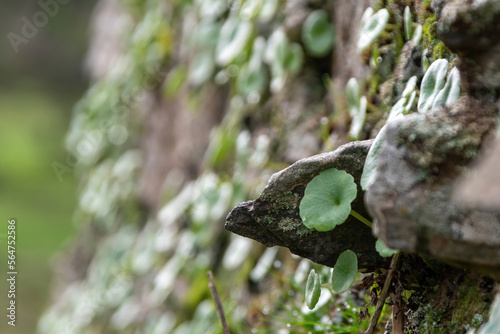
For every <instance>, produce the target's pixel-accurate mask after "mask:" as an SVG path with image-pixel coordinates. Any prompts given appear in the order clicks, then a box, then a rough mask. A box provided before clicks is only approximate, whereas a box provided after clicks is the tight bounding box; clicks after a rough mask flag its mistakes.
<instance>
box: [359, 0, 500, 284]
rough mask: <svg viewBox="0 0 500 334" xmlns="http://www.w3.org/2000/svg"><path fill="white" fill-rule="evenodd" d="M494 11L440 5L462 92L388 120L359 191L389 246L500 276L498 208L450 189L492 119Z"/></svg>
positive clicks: (482, 4)
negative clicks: (462, 199) (430, 108)
mask: <svg viewBox="0 0 500 334" xmlns="http://www.w3.org/2000/svg"><path fill="white" fill-rule="evenodd" d="M499 15H500V6H499V5H498V2H496V1H476V2H475V3H473V4H472V5H471V4H469V3H468V2H466V1H459V0H457V1H450V2H449V3H447V4H446V5H445V6H444V8H443V10H442V13H441V17H440V21H439V24H438V33H439V36H440V37H441V38H442V40H443V41H444V42H445V44H446V45H447V46H449V47H450V49H451V50H452V51H454V52H457V53H458V55H459V56H460V59H459V60H458V61H457V63H458V67H459V69H460V71H461V77H462V82H463V83H464V85H463V86H464V87H463V88H464V89H463V91H464V93H466V94H467V96H463V97H462V98H461V99H460V100H459V102H458V103H456V104H455V105H454V106H452V108H451V109H449V108H442V109H441V110H438V111H435V112H433V113H431V114H425V115H424V114H417V115H411V116H406V117H403V118H402V119H399V120H396V121H394V122H392V123H391V124H389V125H388V130H387V141H386V142H385V143H384V145H383V147H382V149H381V151H380V152H381V153H380V157H379V163H378V167H377V172H376V181H375V182H374V184H373V185H372V186H371V187H370V189H369V190H368V191H367V193H366V197H365V200H366V204H367V207H368V209H369V211H370V212H371V213H372V215H373V216H374V217H375V218H376V220H375V224H374V232H375V234H376V235H378V236H379V237H380V238H381V239H382V240H384V242H385V243H386V244H387V245H388V246H390V247H394V248H397V249H401V250H403V251H407V252H421V253H425V254H430V255H432V256H434V257H436V258H438V259H441V260H443V261H447V262H450V263H454V264H458V265H463V266H465V267H468V268H473V269H475V270H478V271H481V272H483V273H486V274H488V275H491V276H492V277H495V278H500V215H498V214H494V213H491V212H487V211H478V210H471V209H470V208H466V207H464V206H462V205H461V204H460V203H459V202H457V200H456V199H455V198H454V197H453V189H454V184H455V182H456V180H457V179H458V178H459V177H460V176H461V175H462V174H463V173H464V172H465V171H466V170H467V168H468V166H469V165H470V164H471V162H472V161H473V160H474V158H475V157H476V156H477V155H478V152H479V151H480V149H481V147H482V146H485V145H484V144H485V143H486V142H487V141H488V138H489V137H490V136H489V135H490V134H492V133H493V131H494V129H495V127H496V123H497V113H498V104H496V103H495V101H496V99H497V98H498V87H499V85H498V83H497V82H496V79H495V78H496V77H497V76H498V74H499V73H500V72H499V71H498V65H497V63H498V57H497V56H495V55H493V54H492V52H491V51H492V50H496V48H497V45H498V38H497V37H494V36H498V34H499V33H500V25H499V24H498V20H497V19H496V18H498V17H499ZM493 32H494V34H493V35H491V34H492V33H493ZM485 77H488V78H492V79H493V80H484V78H485Z"/></svg>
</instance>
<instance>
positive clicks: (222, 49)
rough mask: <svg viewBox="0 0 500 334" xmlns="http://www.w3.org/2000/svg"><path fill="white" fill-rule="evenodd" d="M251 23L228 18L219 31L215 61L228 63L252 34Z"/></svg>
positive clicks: (245, 44) (222, 63) (239, 51)
mask: <svg viewBox="0 0 500 334" xmlns="http://www.w3.org/2000/svg"><path fill="white" fill-rule="evenodd" d="M252 29H253V27H252V24H251V23H250V22H248V21H242V20H238V19H237V18H236V17H233V18H229V19H227V21H226V22H225V23H224V25H223V26H222V28H221V31H220V37H219V41H218V44H217V52H216V55H217V63H218V64H219V65H221V66H226V65H229V64H230V63H231V62H232V61H234V60H235V59H236V57H237V56H238V55H239V54H240V53H241V52H242V51H243V49H244V48H245V46H247V44H248V42H249V41H250V38H251V36H252Z"/></svg>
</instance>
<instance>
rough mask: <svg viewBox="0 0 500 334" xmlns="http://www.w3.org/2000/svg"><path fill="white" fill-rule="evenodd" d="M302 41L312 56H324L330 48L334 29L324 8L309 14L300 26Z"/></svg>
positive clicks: (333, 37)
mask: <svg viewBox="0 0 500 334" xmlns="http://www.w3.org/2000/svg"><path fill="white" fill-rule="evenodd" d="M302 41H303V42H304V46H305V49H306V51H307V53H308V54H309V55H311V56H313V57H324V56H326V55H327V54H328V52H330V51H331V50H332V47H333V45H334V43H335V31H334V28H333V26H332V24H331V23H330V21H329V19H328V14H327V13H326V12H325V11H324V10H322V9H318V10H315V11H313V12H312V13H311V14H309V16H308V17H307V19H306V20H305V22H304V25H303V27H302Z"/></svg>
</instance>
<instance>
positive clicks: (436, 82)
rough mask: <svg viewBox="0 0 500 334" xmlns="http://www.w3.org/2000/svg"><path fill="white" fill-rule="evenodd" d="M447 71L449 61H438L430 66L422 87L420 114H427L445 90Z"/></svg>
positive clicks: (419, 103)
mask: <svg viewBox="0 0 500 334" xmlns="http://www.w3.org/2000/svg"><path fill="white" fill-rule="evenodd" d="M447 71H448V61H447V60H446V59H438V60H436V61H435V62H433V63H432V64H431V66H429V68H428V69H427V71H426V72H425V75H424V78H423V79H422V84H421V85H420V98H419V100H418V111H419V112H421V113H426V112H427V111H429V110H430V109H431V107H432V105H433V103H434V100H435V99H436V96H437V95H438V93H439V91H440V90H441V88H443V85H444V80H445V78H446V72H447Z"/></svg>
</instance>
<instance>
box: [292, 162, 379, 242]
mask: <svg viewBox="0 0 500 334" xmlns="http://www.w3.org/2000/svg"><path fill="white" fill-rule="evenodd" d="M356 195H357V186H356V183H355V182H354V178H353V177H352V176H351V175H350V174H349V173H347V172H345V171H343V170H338V169H336V168H330V169H327V170H325V171H323V172H322V173H321V174H319V175H318V176H316V177H315V178H313V179H312V180H311V182H309V184H308V185H307V187H306V190H305V192H304V197H303V198H302V201H301V202H300V207H299V210H300V217H301V218H302V222H303V223H304V225H305V226H307V227H308V228H312V229H315V230H317V231H320V232H325V231H330V230H333V229H334V228H335V226H337V225H340V224H342V223H344V222H345V221H346V219H347V218H348V217H349V215H351V214H352V215H353V216H356V218H358V219H359V217H361V215H359V214H358V213H357V212H355V211H354V210H352V209H351V203H352V201H354V199H355V198H356ZM361 221H362V222H363V223H364V224H366V225H368V226H369V227H371V223H370V222H369V221H368V220H367V219H364V218H363V219H361Z"/></svg>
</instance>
